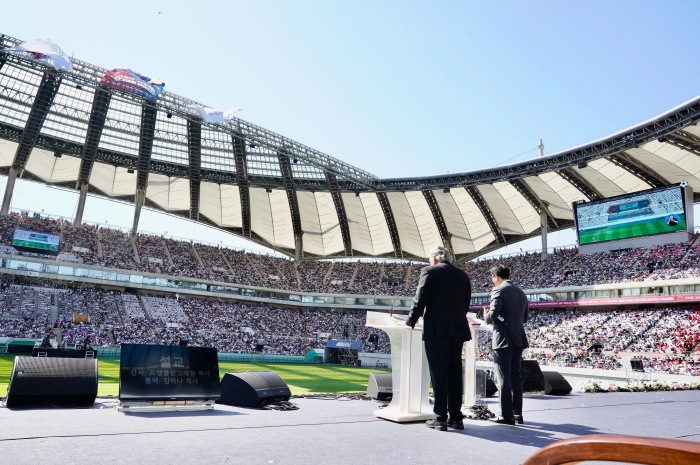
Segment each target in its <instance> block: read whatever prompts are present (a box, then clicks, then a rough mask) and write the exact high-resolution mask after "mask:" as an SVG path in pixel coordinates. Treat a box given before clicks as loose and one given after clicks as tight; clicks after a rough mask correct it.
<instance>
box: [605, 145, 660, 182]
mask: <svg viewBox="0 0 700 465" xmlns="http://www.w3.org/2000/svg"><path fill="white" fill-rule="evenodd" d="M610 161H611V162H612V163H614V164H615V165H617V166H619V167H620V168H622V169H624V170H625V171H628V172H629V173H632V174H633V175H634V176H636V177H638V178H640V179H641V180H643V181H644V182H646V183H647V184H649V185H650V186H651V187H661V186H666V185H668V184H669V182H668V180H667V179H664V178H663V177H661V176H660V175H659V174H658V173H656V172H655V171H654V170H652V169H651V168H649V167H648V166H646V165H644V164H642V163H641V162H640V161H639V160H630V157H629V155H627V154H626V153H625V152H620V153H617V154H615V155H612V156H610Z"/></svg>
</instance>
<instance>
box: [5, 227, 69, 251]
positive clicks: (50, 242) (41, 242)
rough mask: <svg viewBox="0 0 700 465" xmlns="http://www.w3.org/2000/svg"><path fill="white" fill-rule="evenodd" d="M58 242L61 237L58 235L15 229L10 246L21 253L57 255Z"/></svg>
mask: <svg viewBox="0 0 700 465" xmlns="http://www.w3.org/2000/svg"><path fill="white" fill-rule="evenodd" d="M60 240H61V236H59V235H58V234H50V233H43V232H38V231H29V230H26V229H15V234H14V235H13V236H12V243H11V245H12V247H14V248H15V249H17V250H20V251H22V252H32V253H40V254H45V255H58V243H59V242H60Z"/></svg>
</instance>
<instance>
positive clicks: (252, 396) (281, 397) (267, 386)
mask: <svg viewBox="0 0 700 465" xmlns="http://www.w3.org/2000/svg"><path fill="white" fill-rule="evenodd" d="M291 395H292V393H291V391H290V390H289V387H288V386H287V383H285V382H284V380H283V379H282V378H280V377H279V376H278V375H277V374H276V373H273V372H271V371H244V372H241V373H224V377H223V378H222V379H221V397H220V398H219V399H218V400H217V401H216V403H217V404H225V405H235V406H238V407H251V408H256V407H262V406H263V405H265V404H268V403H270V402H280V401H287V400H289V397H290V396H291Z"/></svg>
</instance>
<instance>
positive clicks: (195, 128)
mask: <svg viewBox="0 0 700 465" xmlns="http://www.w3.org/2000/svg"><path fill="white" fill-rule="evenodd" d="M187 153H188V154H189V159H190V160H189V161H190V164H189V170H188V172H187V174H188V178H189V180H190V219H192V220H195V221H198V220H199V192H200V183H201V168H202V124H201V123H200V122H199V121H192V120H187Z"/></svg>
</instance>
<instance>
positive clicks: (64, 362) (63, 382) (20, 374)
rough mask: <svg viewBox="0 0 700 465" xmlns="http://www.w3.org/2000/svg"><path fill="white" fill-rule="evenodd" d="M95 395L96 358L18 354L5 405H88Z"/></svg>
mask: <svg viewBox="0 0 700 465" xmlns="http://www.w3.org/2000/svg"><path fill="white" fill-rule="evenodd" d="M96 397H97V360H96V359H85V358H55V357H16V358H15V364H14V366H13V368H12V376H11V377H10V384H9V385H8V387H7V399H6V401H5V405H6V406H7V407H8V408H13V407H38V406H75V407H85V406H89V405H92V404H94V403H95V398H96Z"/></svg>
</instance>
